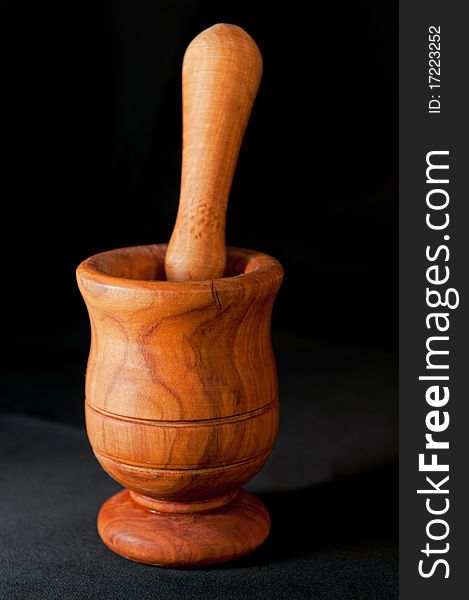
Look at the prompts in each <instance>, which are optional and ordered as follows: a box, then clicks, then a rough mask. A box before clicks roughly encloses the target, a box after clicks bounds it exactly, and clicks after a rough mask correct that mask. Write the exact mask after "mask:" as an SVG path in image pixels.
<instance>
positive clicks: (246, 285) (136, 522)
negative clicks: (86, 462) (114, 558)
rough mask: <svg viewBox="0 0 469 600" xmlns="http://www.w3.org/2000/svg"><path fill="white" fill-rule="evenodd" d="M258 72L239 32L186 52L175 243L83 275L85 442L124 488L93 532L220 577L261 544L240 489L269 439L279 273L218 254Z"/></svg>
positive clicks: (274, 421)
mask: <svg viewBox="0 0 469 600" xmlns="http://www.w3.org/2000/svg"><path fill="white" fill-rule="evenodd" d="M259 61H260V54H259V52H258V50H257V46H255V44H254V42H253V41H252V39H251V38H250V37H249V36H248V35H247V34H246V33H245V32H244V31H243V30H242V29H240V28H238V27H235V26H231V25H216V26H214V27H212V28H210V29H208V30H207V31H205V32H203V33H202V34H200V35H199V36H198V37H197V38H196V39H195V40H194V41H193V42H192V44H191V45H190V46H189V48H188V51H187V52H186V56H185V59H184V69H183V90H184V154H183V175H182V182H183V183H182V186H181V202H180V209H179V213H178V220H177V223H176V227H175V230H174V232H173V236H172V239H171V243H170V245H169V246H168V247H167V246H166V244H156V245H148V246H136V247H131V248H124V249H119V250H111V251H109V252H103V253H101V254H98V255H95V256H93V257H91V258H89V259H87V260H85V261H84V262H83V263H81V265H80V266H79V267H78V270H77V278H78V285H79V287H80V291H81V293H82V295H83V298H84V300H85V302H86V305H87V308H88V312H89V316H90V322H91V330H92V340H91V351H90V357H89V361H88V369H87V376H86V402H85V407H86V425H87V432H88V436H89V439H90V442H91V445H92V447H93V451H94V453H95V455H96V457H97V459H98V461H99V462H100V464H101V466H102V467H103V468H104V469H105V470H106V471H107V473H108V474H109V475H110V476H111V477H113V478H114V479H116V480H117V481H118V482H119V483H121V484H122V485H123V486H125V488H126V489H125V490H123V491H121V492H119V493H118V494H116V495H115V496H113V497H112V498H110V499H109V500H107V501H106V502H105V503H104V505H103V506H102V508H101V510H100V513H99V516H98V531H99V534H100V536H101V538H102V539H103V541H104V542H105V544H107V545H108V546H109V547H110V548H111V549H112V550H114V551H115V552H117V553H118V554H120V555H122V556H124V557H126V558H129V559H132V560H136V561H138V562H143V563H148V564H153V565H161V566H175V567H177V566H199V565H209V564H215V563H219V562H223V561H226V560H230V559H233V558H236V557H238V556H242V555H244V554H246V553H248V552H250V551H251V550H253V549H254V548H256V547H257V546H259V544H261V543H262V542H263V541H264V539H265V538H266V537H267V535H268V533H269V530H270V518H269V514H268V512H267V510H266V508H265V506H264V505H263V504H262V502H261V501H260V500H259V499H257V498H256V497H255V496H253V495H252V494H250V493H248V492H246V491H244V490H241V489H240V487H241V486H242V485H244V484H245V483H246V482H247V481H249V480H250V479H251V478H252V477H253V476H254V475H255V474H256V473H257V471H259V469H260V468H261V467H262V465H263V464H264V462H265V460H266V459H267V457H268V456H269V454H270V452H271V449H272V446H273V443H274V440H275V438H276V435H277V430H278V390H277V379H276V371H275V361H274V356H273V353H272V346H271V339H270V319H271V313H272V306H273V303H274V300H275V297H276V294H277V292H278V289H279V287H280V284H281V281H282V277H283V271H282V267H281V265H280V263H279V262H278V261H277V260H275V259H274V258H272V257H270V256H268V255H266V254H263V253H260V252H255V251H252V250H244V249H239V248H228V251H227V252H226V248H225V245H224V219H225V217H224V215H225V212H226V203H227V199H228V193H229V187H230V184H231V179H232V176H233V171H234V168H235V164H236V158H237V155H238V151H239V147H240V144H241V140H242V136H243V133H244V129H245V126H246V123H247V120H248V118H249V114H250V111H251V107H252V103H253V102H254V98H255V94H256V91H257V86H258V83H259V79H260V72H259V68H260V64H261V63H260V62H259ZM224 80H226V81H225V83H224V84H223V81H224ZM220 85H221V86H222V88H220ZM220 89H222V92H221V91H220ZM207 90H208V91H207ZM194 119H195V121H194ZM195 130H197V131H195ZM201 204H202V205H203V209H202V211H201V210H200V205H201ZM213 215H214V217H213V218H212V216H213ZM167 248H168V249H167ZM204 274H206V275H205V276H204ZM166 275H167V276H166Z"/></svg>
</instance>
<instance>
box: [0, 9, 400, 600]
mask: <svg viewBox="0 0 469 600" xmlns="http://www.w3.org/2000/svg"><path fill="white" fill-rule="evenodd" d="M304 11H305V5H304V3H300V2H290V3H284V4H281V5H280V4H276V3H273V2H265V3H262V2H259V1H250V2H243V1H236V2H234V1H227V2H214V1H213V2H210V1H204V0H201V1H195V0H181V1H169V0H168V1H166V2H162V1H161V0H139V1H136V2H125V1H116V2H112V3H104V2H89V1H84V2H80V3H78V2H67V3H62V2H56V1H55V2H49V3H47V4H46V5H44V4H43V3H33V2H6V3H4V6H3V18H2V23H3V31H2V36H1V38H2V56H3V67H2V75H1V77H2V90H3V91H2V104H3V108H2V111H1V120H2V146H3V148H4V156H3V159H2V167H3V168H2V184H1V188H2V204H1V206H2V218H1V231H2V235H1V241H2V246H3V249H2V269H1V275H2V292H1V295H2V314H3V319H2V344H1V347H0V377H1V379H0V400H1V402H2V404H3V406H4V408H5V409H6V410H7V411H9V412H15V413H24V414H29V415H35V416H39V417H43V418H44V417H45V418H47V419H49V420H58V421H61V422H67V423H70V424H76V425H82V423H83V415H82V412H83V409H82V402H83V384H84V379H83V376H84V370H85V365H86V357H87V352H88V348H89V326H88V320H87V314H86V310H85V308H84V304H83V301H82V299H81V297H80V295H79V292H78V289H77V287H76V283H75V268H76V266H77V265H78V263H79V262H80V261H81V260H83V259H85V258H87V257H88V256H90V255H92V254H95V253H97V252H100V251H103V250H107V249H111V248H115V247H121V246H128V245H133V244H144V243H153V242H164V241H167V240H168V239H169V237H170V233H171V230H172V227H173V224H174V220H175V216H176V211H177V202H178V193H179V175H180V158H181V85H180V73H181V64H182V58H183V54H184V50H185V48H186V46H187V45H188V43H189V42H190V41H191V39H192V38H193V37H194V36H195V35H197V33H199V32H200V31H201V30H202V29H204V28H206V27H208V26H210V25H212V24H214V23H216V22H231V23H235V24H237V25H240V26H242V27H244V28H245V29H246V30H247V31H248V32H249V33H250V34H251V35H252V36H253V37H254V39H255V40H256V42H257V43H258V45H259V47H260V49H261V52H262V54H263V57H264V75H263V80H262V84H261V88H260V92H259V95H258V99H257V101H256V105H255V107H254V111H253V114H252V118H251V122H250V124H249V127H248V131H247V134H246V137H245V141H244V143H243V147H242V149H241V155H240V160H239V163H238V169H237V173H236V176H235V181H234V184H233V189H232V194H231V197H230V204H229V210H228V223H227V243H228V244H229V245H233V246H241V247H247V248H253V249H256V250H260V251H264V252H267V253H270V254H272V255H274V256H275V257H277V258H278V259H279V260H280V261H281V262H282V264H283V265H284V268H285V272H286V276H285V280H284V284H283V288H282V290H281V293H280V295H279V298H278V301H277V304H276V308H275V311H274V333H275V336H274V342H275V344H276V349H277V355H279V356H280V361H279V362H280V364H279V372H280V380H281V389H282V379H283V382H284V383H283V389H286V386H288V385H289V383H288V381H290V380H289V379H288V377H291V378H295V379H294V382H297V381H298V380H300V379H301V375H299V376H298V377H297V374H298V373H297V371H295V368H296V367H297V365H300V367H301V369H303V371H302V372H303V373H306V372H308V371H309V370H310V369H311V361H312V360H315V361H316V368H318V369H320V371H321V373H326V375H324V387H325V388H326V387H327V385H330V382H331V381H334V380H336V379H340V377H341V374H342V373H343V371H341V369H342V368H343V365H344V364H347V365H348V367H347V368H349V370H350V372H352V371H354V367H353V359H352V360H351V361H349V360H348V358H344V355H342V354H341V355H340V359H339V361H338V363H340V364H339V366H336V365H335V364H334V360H336V359H337V355H336V354H334V352H335V350H334V351H333V352H332V354H327V352H328V351H327V350H326V351H325V353H324V352H322V351H321V348H337V349H339V352H345V353H346V356H351V357H354V356H355V357H359V356H362V355H363V356H366V357H372V356H378V358H377V359H376V360H377V362H378V363H379V361H380V360H381V359H380V358H379V357H382V356H386V359H385V362H386V364H387V365H388V364H390V365H391V369H390V370H389V369H388V368H387V367H386V368H385V369H384V371H383V372H381V371H380V370H379V368H376V370H375V373H378V375H376V374H375V375H371V376H370V377H371V379H373V378H374V379H373V381H374V382H375V383H376V382H377V381H378V380H379V381H381V382H382V385H383V386H384V387H387V388H388V389H389V388H392V387H393V385H394V366H393V365H394V359H393V356H394V354H393V353H394V351H395V349H396V342H397V335H396V333H397V6H396V3H395V2H394V1H390V0H386V1H385V2H380V3H377V2H372V1H370V0H359V1H357V2H353V3H350V2H346V1H345V0H338V1H337V2H335V3H314V5H312V6H311V7H308V13H309V12H310V11H311V12H312V16H311V17H307V16H306V13H305V12H304ZM292 339H294V340H296V341H295V342H294V343H289V342H288V340H292ZM285 340H286V341H285ZM298 340H300V341H298ZM321 353H322V356H329V357H330V361H329V362H328V361H327V360H325V362H324V364H322V363H321V362H320V363H317V357H318V356H321ZM360 353H365V354H360ZM334 357H335V358H334ZM357 360H358V359H357ZM366 360H368V359H365V363H366ZM370 360H372V361H373V360H374V359H370ZM347 361H348V362H347ZM318 364H319V366H317V365H318ZM370 364H371V363H370ZM373 364H374V363H373ZM290 365H295V366H292V367H291V366H290ZM375 366H376V365H375ZM373 368H374V367H373V366H371V367H370V370H371V369H373ZM358 371H359V373H361V375H360V376H357V377H356V381H355V383H356V385H357V386H358V387H359V386H360V381H366V380H367V378H368V377H369V373H368V370H367V368H366V367H363V368H362V367H360V369H358ZM347 372H348V371H347ZM383 373H384V374H383ZM360 377H362V380H360ZM321 381H322V380H321ZM357 381H358V383H357ZM285 382H287V383H285ZM328 382H329V383H328ZM292 385H293V384H292ZM321 386H322V383H321V385H320V386H319V387H320V388H321V389H322V387H321ZM373 386H375V384H374V383H373ZM373 386H371V387H372V388H373ZM376 386H377V387H376ZM376 386H375V388H376V389H375V388H373V390H374V391H372V392H369V391H368V392H367V393H368V396H367V398H368V400H367V402H368V404H367V403H366V402H365V403H364V404H363V405H362V406H361V409H360V410H362V412H363V414H365V415H368V416H369V415H370V414H374V411H375V412H376V414H378V412H380V411H381V405H380V402H384V400H383V397H384V396H386V398H387V399H388V400H389V395H386V394H384V393H383V394H382V393H381V392H380V391H379V385H378V383H376ZM308 393H309V390H308ZM350 393H351V394H352V396H353V394H354V393H355V392H354V389H353V387H352V389H351V391H350ZM305 397H306V401H309V400H308V398H309V397H308V396H307V394H306V396H305ZM341 402H342V401H341ZM341 402H339V406H342V404H341ZM353 402H354V399H353V398H352V406H353ZM346 404H347V403H346V402H345V403H344V406H345V405H346ZM334 410H335V408H334V409H333V411H332V412H333V413H334ZM351 410H352V409H351V408H350V405H348V407H347V409H346V410H345V412H344V414H342V415H341V414H339V413H340V410H338V414H337V420H338V421H339V422H340V419H345V420H347V419H352V412H353V411H352V412H351ZM381 412H382V413H383V414H384V413H385V414H386V416H385V422H386V425H388V424H389V423H393V422H394V421H393V419H394V418H395V413H394V408H392V409H391V411H389V410H387V409H386V410H383V411H381ZM357 414H359V413H357ZM287 417H288V414H287ZM300 420H301V418H300ZM375 425H376V423H374V422H373V419H368V418H364V419H362V418H361V416H360V418H358V417H356V418H355V421H354V435H356V436H358V438H360V436H362V437H363V435H364V436H365V438H366V435H365V433H364V432H370V431H372V430H373V433H372V434H371V436H372V438H373V439H374V440H375V441H376V439H377V438H378V437H379V435H380V429H379V426H378V427H376V426H375ZM317 427H319V428H321V423H319V425H317ZM392 427H394V425H392ZM337 431H338V432H339V433H337V435H339V437H340V427H338V428H337ZM284 439H285V438H284ZM329 441H330V440H329ZM367 443H368V442H367ZM331 444H333V442H331ZM371 445H372V446H373V444H371ZM378 445H379V444H378ZM370 452H373V450H370V449H368V453H370ZM300 454H301V451H300ZM378 454H379V452H378ZM383 454H385V455H386V461H389V453H387V451H386V452H384V453H383ZM391 454H392V452H391ZM362 455H363V456H364V457H366V456H367V449H366V448H364V449H363V452H362ZM362 455H361V456H362ZM344 460H345V462H347V460H346V459H344ZM352 462H353V461H352ZM359 462H360V461H359ZM364 462H365V463H366V465H367V466H369V464H370V460H368V459H366V460H364ZM371 462H372V461H371ZM377 462H378V465H374V466H375V467H376V466H378V467H379V460H378V461H377ZM303 467H304V468H306V470H307V468H308V467H307V466H305V465H303ZM96 468H97V466H96ZM288 468H289V467H288ZM386 468H389V465H388V466H387V467H386ZM353 469H360V467H359V466H358V467H357V465H354V466H353ZM353 469H352V470H353ZM300 471H301V469H300ZM378 471H379V469H378ZM386 473H387V471H386ZM392 473H393V474H394V476H390V477H388V476H387V475H386V476H383V475H382V474H379V475H378V479H374V478H373V477H374V476H372V477H371V479H369V480H367V483H366V485H365V484H363V485H362V483H363V482H361V483H354V484H353V489H354V490H355V488H356V487H357V486H358V488H361V487H363V488H364V489H368V488H369V489H370V490H371V489H375V488H376V486H384V485H385V482H388V483H387V485H389V486H391V487H392V486H394V485H395V472H394V470H392ZM360 477H363V475H360ZM365 477H367V476H365ZM316 479H317V480H320V479H321V478H320V477H317V478H316ZM359 481H361V480H359ZM340 485H342V484H340ZM345 487H347V486H345ZM383 490H384V487H383ZM341 493H344V492H343V490H342V492H341ZM350 493H352V492H350ZM353 493H355V492H353ZM328 494H332V492H331V491H329V492H328ZM332 495H333V494H332ZM327 498H329V496H327ZM392 498H394V496H393V497H392ZM304 502H306V500H304ZM385 502H387V504H385V505H383V511H382V512H381V513H380V516H381V518H382V519H383V522H384V520H386V519H389V515H390V514H391V513H392V514H394V513H393V511H394V503H393V502H394V500H393V499H392V500H388V501H385ZM357 507H358V504H357V506H356V507H355V508H357ZM368 508H369V507H368ZM368 508H365V509H363V510H364V511H365V512H364V513H363V511H362V515H361V518H363V519H365V520H366V515H367V514H369V513H368V512H367V511H368ZM337 509H338V507H337ZM278 512H280V514H281V511H278ZM278 518H281V517H278ZM375 519H379V516H378V515H374V516H373V523H374V520H375ZM389 522H393V521H392V519H391V521H389ZM374 526H375V525H372V524H371V523H370V525H369V527H374ZM365 529H366V527H365ZM352 533H353V532H352ZM328 597H329V596H328ZM331 597H332V596H331ZM338 597H344V598H345V597H348V596H345V595H343V596H338ZM365 597H366V594H364V595H362V598H365ZM384 597H385V596H383V598H384ZM386 597H387V596H386Z"/></svg>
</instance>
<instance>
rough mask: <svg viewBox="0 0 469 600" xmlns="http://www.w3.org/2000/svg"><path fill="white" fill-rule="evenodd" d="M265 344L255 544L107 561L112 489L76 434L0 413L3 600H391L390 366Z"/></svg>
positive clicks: (324, 350) (354, 353)
mask: <svg viewBox="0 0 469 600" xmlns="http://www.w3.org/2000/svg"><path fill="white" fill-rule="evenodd" d="M276 347H277V355H278V359H279V360H278V362H279V375H280V381H281V405H282V426H281V431H280V435H279V439H278V443H277V445H276V447H275V450H274V452H273V455H272V457H271V459H270V460H269V462H268V463H267V464H266V466H265V467H264V469H263V470H262V471H261V473H260V474H259V475H258V476H257V477H256V478H255V479H254V480H253V481H252V482H251V483H250V484H249V486H248V488H249V489H250V490H251V491H254V492H256V493H259V494H260V496H261V497H262V498H263V500H264V501H265V502H266V504H267V506H268V507H269V510H270V511H271V514H272V518H273V530H272V533H271V536H270V537H269V539H268V541H267V542H266V543H265V544H264V545H263V547H261V548H260V549H259V550H258V551H256V552H255V553H253V554H252V555H250V556H248V557H245V558H243V559H241V560H239V561H237V562H234V563H231V564H229V565H225V566H220V567H217V568H212V569H204V570H197V571H195V570H193V571H191V570H165V569H158V568H154V567H147V566H143V565H138V564H135V563H131V562H129V561H126V560H124V559H122V558H120V557H118V556H116V555H114V554H113V553H112V552H110V551H109V550H108V549H107V548H106V547H105V546H104V545H103V544H102V543H101V542H100V540H99V537H98V535H97V532H96V526H95V520H96V514H97V511H98V509H99V506H100V505H101V503H102V502H103V501H104V500H105V499H106V498H107V497H108V496H109V495H110V494H112V493H114V492H116V491H117V490H118V489H120V488H119V486H118V485H117V484H116V483H114V482H113V481H112V480H111V479H110V478H109V477H108V476H107V475H106V474H105V473H104V472H103V471H102V470H101V468H100V467H99V465H98V463H97V462H96V460H95V459H94V457H93V455H92V452H91V450H90V448H89V445H88V443H87V440H86V435H85V432H84V431H83V429H82V428H81V427H79V426H74V425H70V424H64V423H59V422H51V421H47V420H45V419H43V418H38V417H37V416H26V415H17V414H13V413H10V414H8V413H5V414H4V415H3V416H2V418H1V421H0V482H1V496H0V532H1V533H0V535H1V544H0V584H1V597H2V598H5V600H10V599H17V598H18V599H22V598H31V599H33V598H34V600H37V599H41V600H42V599H46V600H47V599H59V598H71V599H75V598H76V599H80V600H83V599H88V598H90V599H95V598H99V599H100V600H101V599H103V600H106V599H108V598H109V599H120V598H122V599H125V600H131V599H133V598H138V599H139V600H143V599H146V598H148V599H150V598H152V599H153V598H158V599H160V600H166V599H171V600H173V599H186V598H187V599H198V598H201V599H202V598H203V599H204V600H211V599H217V600H218V599H225V598H226V599H231V598H232V599H245V598H246V599H247V598H249V599H253V600H256V599H266V600H267V599H269V600H270V599H274V598H298V599H300V598H314V599H315V600H321V599H340V600H347V599H350V600H367V599H370V600H371V599H373V600H387V599H394V598H397V597H398V589H397V585H398V584H397V548H396V544H397V469H396V464H395V459H396V435H397V434H396V412H397V411H396V406H395V403H396V399H395V380H394V371H395V369H394V366H395V365H394V358H393V357H392V356H389V355H386V354H380V355H375V354H372V353H368V352H365V351H361V350H358V349H343V348H341V349H337V348H333V347H327V346H317V345H315V344H312V343H310V342H307V341H302V340H295V339H292V338H290V337H283V336H277V338H276ZM40 393H41V388H40V387H39V388H38V391H37V394H38V395H40ZM62 402H64V403H66V402H67V396H66V395H64V396H63V397H62ZM8 406H9V408H10V409H11V408H12V407H13V406H14V402H12V401H10V402H9V404H8ZM72 412H73V411H72Z"/></svg>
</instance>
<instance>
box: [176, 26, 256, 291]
mask: <svg viewBox="0 0 469 600" xmlns="http://www.w3.org/2000/svg"><path fill="white" fill-rule="evenodd" d="M261 74H262V57H261V54H260V52H259V49H258V47H257V46H256V44H255V42H254V40H253V39H252V38H251V37H250V36H249V35H248V34H247V33H246V32H245V31H244V30H243V29H241V28H240V27H237V26H235V25H227V24H224V23H220V24H218V25H214V26H213V27H210V28H209V29H206V30H205V31H203V32H202V33H200V34H199V35H198V36H197V37H196V38H194V40H193V41H192V42H191V43H190V45H189V46H188V48H187V50H186V54H185V56H184V63H183V68H182V90H183V92H182V93H183V153H182V175H181V195H180V199H179V209H178V214H177V218H176V224H175V226H174V230H173V233H172V236H171V240H170V242H169V245H168V249H167V253H166V260H165V268H166V277H167V279H168V280H171V281H187V280H192V281H197V280H203V279H214V278H218V277H222V276H223V273H224V270H225V266H226V247H225V221H226V209H227V204H228V196H229V193H230V187H231V182H232V179H233V174H234V170H235V167H236V161H237V159H238V154H239V149H240V146H241V142H242V139H243V135H244V131H245V129H246V125H247V123H248V120H249V116H250V114H251V109H252V105H253V104H254V100H255V97H256V94H257V89H258V87H259V83H260V79H261Z"/></svg>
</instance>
